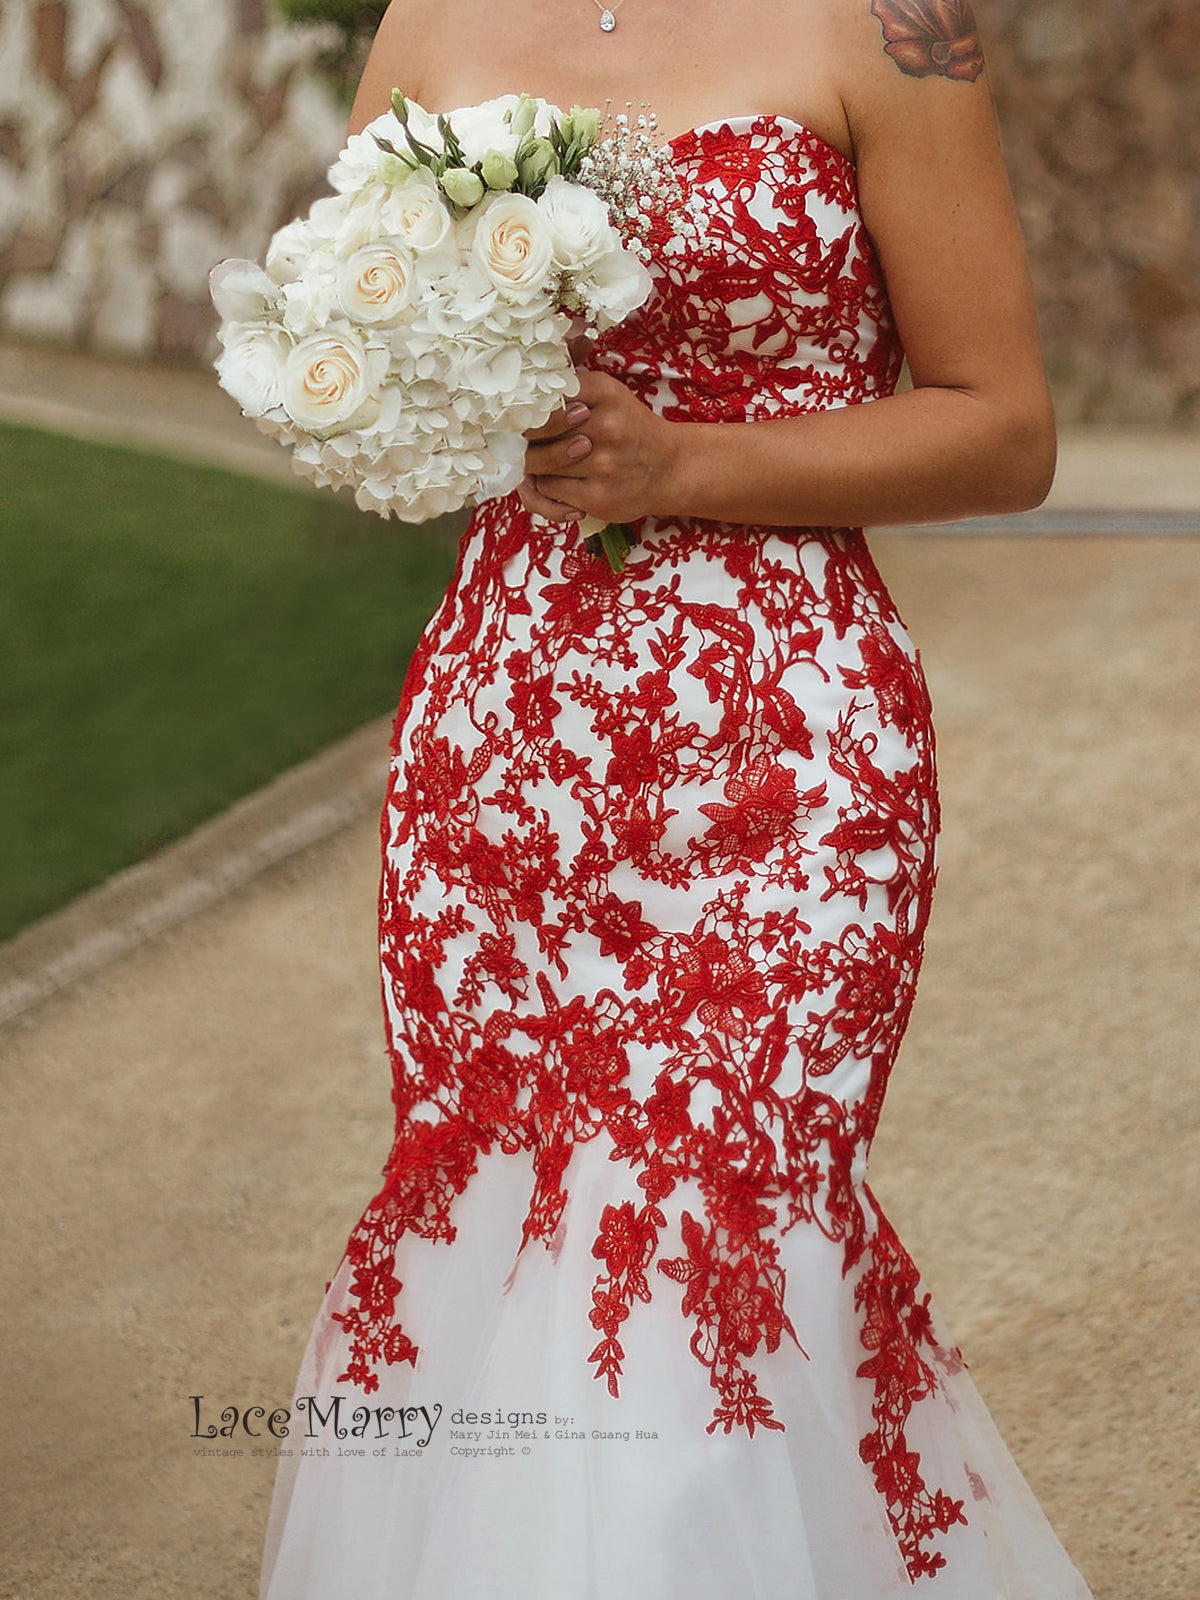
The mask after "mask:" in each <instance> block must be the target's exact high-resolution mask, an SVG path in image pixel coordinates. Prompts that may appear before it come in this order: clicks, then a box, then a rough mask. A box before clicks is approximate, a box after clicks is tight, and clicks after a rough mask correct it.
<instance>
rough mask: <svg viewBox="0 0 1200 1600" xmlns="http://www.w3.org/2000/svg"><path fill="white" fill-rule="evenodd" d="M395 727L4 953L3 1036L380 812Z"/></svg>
mask: <svg viewBox="0 0 1200 1600" xmlns="http://www.w3.org/2000/svg"><path fill="white" fill-rule="evenodd" d="M391 727H392V719H391V718H390V717H383V718H380V719H379V720H378V721H375V722H371V723H368V724H367V725H366V727H363V728H360V729H359V730H358V731H357V732H356V733H352V734H351V735H350V736H349V737H348V738H345V739H341V740H339V741H338V743H337V744H334V745H331V746H330V747H329V748H328V749H325V750H323V751H321V753H320V754H319V755H316V756H314V757H312V759H311V760H308V761H305V762H303V763H302V764H301V765H300V766H298V767H293V768H292V769H291V770H290V771H288V772H285V773H282V774H281V775H280V776H279V777H278V778H275V779H273V780H272V781H271V782H270V783H268V784H266V785H265V786H264V787H263V788H261V789H259V790H257V791H256V792H255V793H254V794H251V795H248V796H247V797H246V798H245V799H243V800H239V801H237V802H236V803H235V804H234V805H232V806H230V808H229V809H228V810H227V811H224V812H222V813H221V815H220V816H217V817H214V818H213V819H211V820H210V821H208V822H205V823H202V824H201V826H200V827H198V828H197V829H196V830H195V831H194V832H193V833H190V834H188V835H187V836H186V837H185V838H183V839H180V840H178V841H177V842H176V843H174V844H171V845H168V846H167V847H166V848H165V849H163V850H160V851H159V852H158V853H157V854H156V855H153V856H151V857H149V858H148V859H147V860H145V861H142V862H139V863H138V864H137V865H136V866H133V867H129V868H127V869H126V870H125V871H124V872H119V873H117V874H116V875H115V876H114V877H112V878H110V879H109V880H108V882H107V883H103V884H101V885H100V886H99V887H98V888H96V889H92V890H90V891H89V892H88V893H86V894H83V895H80V896H79V898H78V899H76V900H73V901H72V902H71V903H70V905H68V906H65V907H64V908H63V910H61V911H57V912H53V913H52V914H51V915H50V916H47V917H43V918H41V919H40V920H39V921H38V922H35V923H33V924H32V925H31V926H30V927H28V928H25V929H23V930H22V931H21V932H20V933H18V934H17V935H16V936H15V937H14V938H12V939H10V940H9V941H8V942H7V943H6V944H3V945H0V1028H3V1027H4V1026H6V1025H7V1024H9V1023H11V1022H12V1021H13V1020H15V1019H16V1018H17V1017H19V1016H21V1015H22V1014H23V1013H24V1012H27V1011H29V1010H30V1009H31V1008H32V1007H34V1006H36V1005H38V1004H40V1003H41V1002H42V1001H43V1000H45V999H47V998H49V996H51V995H52V994H55V993H56V992H57V991H58V990H60V989H63V988H65V987H66V986H67V985H68V984H71V983H74V982H75V981H76V980H77V979H79V978H83V977H86V976H87V975H89V974H90V973H94V972H96V971H98V970H99V969H100V968H101V967H104V966H107V965H108V963H109V962H111V961H115V960H117V959H118V958H119V957H120V956H123V955H126V954H128V952H129V951H131V950H134V949H136V948H137V946H138V945H141V944H144V943H145V942H146V941H147V940H148V939H152V938H154V937H155V935H156V934H159V933H162V932H163V931H164V930H165V929H167V928H171V927H174V926H175V925H176V924H177V923H180V922H183V921H184V920H185V919H186V918H188V917H191V916H194V915H195V914H196V912H198V911H202V910H204V909H205V908H206V907H208V906H211V905H215V904H216V903H217V901H219V900H221V899H223V898H224V897H225V896H226V895H227V894H229V893H230V891H231V890H233V889H236V888H239V887H240V886H241V885H242V884H245V883H248V882H250V880H251V879H253V878H256V877H257V876H258V875H259V874H260V873H261V872H264V871H266V869H267V868H268V867H272V866H275V865H277V864H278V863H279V862H281V861H286V860H287V859H288V857H290V856H293V855H296V854H297V853H298V852H299V851H301V850H305V849H307V848H308V847H309V846H310V845H314V844H319V843H320V842H321V841H322V840H324V839H327V838H329V837H330V836H331V835H333V834H335V833H337V832H338V831H339V830H340V829H342V828H344V827H346V826H347V825H348V824H349V823H351V822H354V821H357V820H358V818H360V817H362V816H364V815H366V814H367V813H368V812H370V811H372V810H373V809H375V808H377V807H381V806H382V804H383V799H384V790H385V783H386V774H387V763H388V757H389V746H388V740H389V737H390V734H391Z"/></svg>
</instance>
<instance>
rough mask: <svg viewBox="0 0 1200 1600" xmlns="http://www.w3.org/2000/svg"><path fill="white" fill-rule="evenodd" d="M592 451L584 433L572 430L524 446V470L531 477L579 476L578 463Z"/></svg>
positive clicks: (585, 458) (584, 459) (589, 441)
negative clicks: (551, 475) (548, 475)
mask: <svg viewBox="0 0 1200 1600" xmlns="http://www.w3.org/2000/svg"><path fill="white" fill-rule="evenodd" d="M591 453H592V441H591V440H590V439H589V438H588V436H587V434H586V433H577V432H574V431H572V432H571V433H569V434H565V435H560V437H559V438H557V439H547V440H545V441H544V442H542V443H534V444H527V445H526V446H525V471H526V473H527V474H528V475H529V476H530V477H531V478H541V477H545V476H546V475H547V474H556V475H558V476H559V477H572V476H579V473H578V470H573V469H578V468H579V467H580V464H581V463H582V462H584V461H586V460H587V458H588V457H589V456H590V455H591Z"/></svg>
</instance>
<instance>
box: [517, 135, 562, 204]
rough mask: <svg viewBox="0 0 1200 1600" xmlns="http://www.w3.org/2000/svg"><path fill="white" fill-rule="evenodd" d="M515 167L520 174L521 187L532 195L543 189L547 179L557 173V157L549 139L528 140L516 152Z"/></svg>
mask: <svg viewBox="0 0 1200 1600" xmlns="http://www.w3.org/2000/svg"><path fill="white" fill-rule="evenodd" d="M517 167H518V169H519V171H520V174H521V187H522V188H523V189H524V190H525V191H526V192H527V193H532V192H533V191H534V190H535V189H537V188H540V187H544V186H545V183H546V181H547V179H548V178H553V177H554V176H555V175H556V174H557V172H558V157H557V156H556V155H555V153H554V146H553V145H552V144H551V143H550V141H549V139H530V140H528V141H527V143H526V144H524V145H523V146H522V147H521V149H520V150H518V151H517Z"/></svg>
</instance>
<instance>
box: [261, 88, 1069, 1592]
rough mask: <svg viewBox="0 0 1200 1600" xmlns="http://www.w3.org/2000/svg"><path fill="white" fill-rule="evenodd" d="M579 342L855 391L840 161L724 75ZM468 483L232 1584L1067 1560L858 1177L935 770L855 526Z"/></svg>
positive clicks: (702, 399) (919, 887)
mask: <svg viewBox="0 0 1200 1600" xmlns="http://www.w3.org/2000/svg"><path fill="white" fill-rule="evenodd" d="M672 153H673V160H674V161H675V162H676V163H677V164H678V167H679V169H680V171H681V173H682V174H683V175H684V176H685V177H686V178H687V179H688V180H690V182H691V183H692V184H693V185H694V186H695V187H696V189H697V190H698V192H699V194H700V195H701V196H702V199H703V204H704V208H705V224H704V228H703V236H702V240H701V242H700V244H699V245H696V244H694V243H693V244H690V245H688V244H684V243H683V242H682V241H681V240H679V239H667V240H664V241H663V242H662V243H661V245H660V246H659V247H658V249H657V252H656V256H655V260H654V262H653V267H652V270H653V273H654V278H655V292H654V294H653V297H652V299H651V300H650V301H649V302H648V304H647V305H646V306H645V307H644V309H643V310H642V311H641V312H640V313H639V314H638V315H637V316H636V317H634V318H633V319H631V320H630V321H629V322H628V323H627V324H625V325H623V326H621V327H620V328H618V329H616V330H614V331H613V332H611V333H610V334H608V335H606V336H605V337H604V338H603V339H602V340H601V341H600V344H599V346H598V347H597V350H596V352H595V354H594V356H593V357H592V360H593V362H594V364H596V365H597V366H600V367H602V368H603V369H604V370H605V371H607V372H610V373H612V374H615V375H616V376H618V377H619V378H621V379H622V380H623V381H625V382H626V383H628V384H629V385H630V386H631V387H632V388H633V390H634V391H635V392H636V393H637V394H638V395H639V396H641V397H642V398H643V399H644V400H645V401H646V403H647V404H649V405H650V406H652V407H653V408H654V409H655V410H657V411H659V412H661V413H662V414H664V415H666V416H668V417H674V418H693V419H700V420H704V421H709V422H728V423H740V422H746V421H750V420H753V419H756V418H761V417H775V416H786V415H789V414H794V413H797V412H803V411H811V410H818V409H822V408H828V407H835V406H846V405H857V404H860V403H863V402H868V401H871V400H873V399H875V398H877V397H880V396H884V395H887V394H889V393H890V392H891V391H892V389H893V387H894V385H895V382H896V379H897V376H898V373H899V369H900V365H901V358H902V352H901V350H900V348H899V344H898V340H897V337H896V333H895V330H894V327H893V323H892V320H891V316H890V312H889V308H888V302H887V296H886V293H885V289H884V284H883V281H882V277H881V274H880V270H879V267H878V264H877V261H876V259H875V256H874V254H873V251H872V248H871V244H870V240H869V238H868V236H867V233H866V231H865V229H864V226H863V222H862V218H861V215H860V212H859V208H858V199H857V191H856V185H855V170H854V167H853V165H852V164H851V163H850V162H849V161H848V160H847V159H846V158H845V157H844V156H843V155H842V154H841V153H840V152H839V151H837V150H836V149H834V148H832V147H831V146H830V145H828V144H826V143H825V142H823V141H822V140H821V139H820V138H818V137H816V136H815V135H813V134H812V133H810V132H809V131H807V130H806V129H805V128H803V127H801V126H799V125H797V124H795V123H793V122H790V121H787V120H786V119H783V118H780V117H775V116H766V115H763V116H754V117H738V118H734V119H731V120H727V121H720V122H714V123H712V124H709V125H707V126H704V127H701V128H696V129H694V130H692V131H690V132H689V133H687V134H685V135H683V136H682V137H680V138H678V139H676V140H675V141H673V145H672ZM635 532H636V535H637V540H636V543H635V544H634V545H633V548H632V551H631V554H630V557H629V560H628V565H627V567H626V569H625V571H624V572H623V573H622V574H620V575H616V574H614V573H612V572H611V571H610V570H609V568H608V566H607V564H606V563H605V562H604V561H603V560H601V559H599V558H597V557H595V556H594V555H592V554H591V552H590V551H589V550H587V549H586V548H585V547H584V546H583V544H582V542H581V539H580V536H579V529H578V527H577V526H576V525H574V524H569V525H565V526H564V525H559V526H553V525H550V524H547V523H544V522H541V521H540V520H537V521H535V520H532V519H531V518H530V517H529V516H528V515H527V514H526V513H525V512H524V511H523V509H522V507H521V505H520V502H519V500H518V498H517V496H516V495H510V496H509V497H507V498H505V499H502V500H496V501H492V502H489V503H487V504H484V505H483V506H481V507H479V508H478V509H477V510H476V512H475V513H474V514H473V516H472V518H471V522H470V525H469V527H468V529H467V531H466V533H465V534H464V535H463V538H462V541H461V546H460V554H459V562H458V569H457V572H456V574H455V576H454V578H453V580H452V582H451V584H450V586H449V590H448V592H447V594H446V597H445V600H444V602H443V604H442V606H441V608H440V610H439V611H438V612H437V614H436V615H435V616H434V618H433V620H432V621H431V622H430V624H429V626H428V628H427V629H426V631H425V634H424V636H423V638H422V639H421V642H420V644H419V647H418V649H417V651H416V654H415V656H414V658H413V660H412V663H411V666H410V668H409V670H408V674H407V677H406V680H405V683H404V688H403V697H402V700H401V703H400V708H399V712H398V715H397V718H396V723H395V734H394V739H393V750H394V759H393V762H392V768H391V781H390V787H389V792H388V796H387V802H386V805H385V808H384V812H383V821H382V838H383V870H382V880H381V890H380V903H379V909H380V938H381V955H382V979H383V1004H384V1013H385V1020H386V1027H387V1031H388V1039H389V1044H390V1050H391V1056H392V1060H393V1062H394V1068H395V1087H394V1101H395V1107H396V1119H397V1120H396V1136H395V1143H394V1146H393V1148H392V1150H391V1152H390V1154H389V1155H388V1158H387V1161H386V1163H385V1166H384V1169H383V1183H382V1187H381V1188H380V1189H379V1191H378V1193H377V1194H376V1195H375V1196H374V1198H372V1199H371V1201H370V1203H369V1204H368V1205H367V1206H366V1208H365V1210H364V1212H363V1215H362V1217H361V1220H360V1221H359V1222H358V1223H357V1224H356V1226H355V1227H354V1230H353V1232H352V1233H351V1235H350V1238H349V1242H348V1245H347V1248H346V1252H345V1255H344V1257H343V1259H342V1260H341V1262H340V1264H339V1265H338V1266H337V1268H336V1271H335V1272H334V1274H333V1277H332V1280H331V1281H330V1283H329V1284H328V1286H327V1290H326V1294H325V1298H324V1302H323V1304H322V1305H321V1307H320V1310H319V1313H318V1315H317V1318H316V1323H315V1326H314V1327H313V1330H312V1334H311V1337H310V1340H309V1343H308V1347H307V1350H306V1352H305V1354H304V1358H303V1365H302V1368H301V1371H300V1376H299V1380H298V1382H297V1385H296V1390H295V1396H294V1407H293V1417H292V1423H291V1431H290V1435H289V1437H288V1439H287V1440H286V1441H284V1443H285V1446H286V1447H288V1448H290V1449H291V1450H292V1454H291V1455H290V1456H284V1457H282V1458H281V1460H280V1464H279V1468H278V1476H277V1481H276V1488H275V1497H274V1501H273V1505H272V1511H271V1520H270V1525H269V1530H268V1536H267V1542H266V1550H265V1555H264V1563H263V1579H262V1590H261V1594H262V1600H475V1597H478V1600H619V1597H628V1600H891V1597H899V1596H907V1595H909V1594H911V1593H912V1592H913V1591H914V1590H915V1591H916V1592H917V1593H918V1594H924V1595H927V1596H928V1597H929V1600H1087V1597H1088V1590H1087V1587H1086V1585H1085V1584H1084V1582H1083V1580H1082V1579H1081V1578H1080V1576H1079V1574H1078V1573H1077V1572H1076V1570H1075V1569H1074V1567H1073V1566H1072V1564H1071V1562H1070V1560H1069V1559H1068V1557H1067V1556H1066V1554H1065V1553H1064V1551H1063V1550H1062V1548H1061V1546H1060V1544H1059V1543H1058V1541H1057V1539H1056V1538H1055V1535H1054V1534H1053V1532H1052V1531H1051V1529H1050V1527H1049V1525H1048V1523H1047V1522H1046V1519H1045V1517H1044V1516H1043V1514H1042V1512H1041V1511H1040V1509H1039V1507H1038V1505H1037V1503H1036V1501H1035V1499H1034V1497H1033V1495H1032V1494H1031V1492H1030V1490H1029V1488H1028V1487H1027V1485H1026V1483H1025V1481H1024V1479H1023V1478H1022V1476H1021V1474H1020V1472H1019V1471H1018V1469H1017V1467H1016V1466H1015V1464H1014V1462H1013V1461H1012V1459H1011V1457H1010V1455H1009V1454H1008V1452H1007V1450H1006V1449H1005V1447H1004V1445H1003V1443H1002V1442H1001V1440H1000V1438H999V1437H998V1435H997V1433H996V1431H995V1428H994V1427H993V1425H992V1423H991V1421H990V1419H989V1417H988V1414H987V1412H986V1410H985V1408H984V1406H983V1404H982V1402H981V1400H980V1398H979V1396H978V1393H977V1392H976V1389H975V1387H974V1385H973V1383H972V1381H971V1379H970V1377H969V1376H968V1373H967V1371H966V1368H965V1366H964V1363H963V1359H962V1356H961V1355H960V1354H959V1352H958V1351H957V1350H956V1349H955V1348H954V1346H953V1344H952V1343H951V1341H950V1339H949V1337H948V1335H947V1334H946V1333H945V1331H944V1330H943V1328H942V1326H941V1324H940V1322H939V1319H938V1316H937V1313H936V1310H935V1308H934V1306H933V1305H932V1304H931V1302H930V1297H929V1295H928V1293H927V1292H926V1291H925V1289H924V1287H923V1286H922V1282H921V1279H920V1277H919V1275H918V1271H917V1268H916V1267H915V1266H914V1264H913V1262H912V1260H911V1259H910V1257H909V1256H908V1254H907V1253H906V1252H905V1250H904V1248H903V1246H902V1245H901V1243H900V1241H899V1240H898V1239H897V1237H896V1234H895V1233H894V1231H893V1230H892V1228H891V1227H890V1226H889V1224H888V1222H887V1220H886V1219H885V1217H884V1216H883V1214H882V1212H881V1211H880V1208H879V1206H878V1204H877V1203H876V1201H875V1199H874V1197H873V1195H872V1193H871V1190H870V1188H869V1186H868V1184H867V1181H866V1179H867V1157H868V1151H869V1149H870V1145H871V1139H872V1135H873V1133H874V1130H875V1127H876V1123H877V1120H878V1117H879V1114H880V1110H881V1107H882V1104H883V1098H884V1093H885V1090H886V1088H887V1083H888V1077H889V1074H890V1072H891V1069H892V1065H893V1062H894V1060H895V1057H896V1052H897V1050H898V1048H899V1045H900V1041H901V1038H902V1035H903V1033H904V1028H905V1024H906V1021H907V1018H908V1015H909V1010H910V1007H911V1005H912V1001H913V995H914V989H915V985H916V982H917V974H918V970H919V967H920V963H921V953H922V943H923V938H924V933H925V928H926V922H927V919H928V916H929V912H930V902H931V897H932V893H933V886H934V877H935V840H936V836H937V829H938V802H937V787H936V775H935V763H934V739H933V730H932V726H931V720H930V704H929V697H928V694H927V692H926V686H925V681H924V678H923V676H922V671H921V666H920V661H919V658H918V654H917V652H916V650H915V649H914V647H913V644H912V642H911V640H910V639H909V636H908V634H907V632H906V631H905V628H904V625H903V623H902V622H901V619H900V617H899V616H898V615H897V612H896V608H895V606H894V605H893V603H892V600H891V598H890V597H889V595H888V592H887V589H886V587H885V586H884V584H883V582H882V580H881V579H880V576H879V574H878V572H877V571H876V568H875V566H874V564H873V562H872V560H871V556H870V554H869V552H868V549H867V546H866V544H865V542H864V539H863V535H862V532H861V531H860V530H858V529H853V528H784V527H735V526H730V525H727V524H722V523H717V522H710V521H700V520H695V519H684V518H676V517H652V518H647V519H645V520H644V521H642V522H640V523H638V524H635Z"/></svg>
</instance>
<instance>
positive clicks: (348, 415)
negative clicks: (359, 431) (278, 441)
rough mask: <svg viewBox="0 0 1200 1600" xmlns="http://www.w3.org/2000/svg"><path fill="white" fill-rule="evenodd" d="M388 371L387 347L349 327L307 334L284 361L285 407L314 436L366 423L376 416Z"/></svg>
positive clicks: (363, 426) (282, 394) (295, 420)
mask: <svg viewBox="0 0 1200 1600" xmlns="http://www.w3.org/2000/svg"><path fill="white" fill-rule="evenodd" d="M386 373H387V352H386V351H385V350H384V351H381V350H377V349H371V348H370V347H369V346H368V345H367V343H366V341H365V340H364V339H363V338H361V336H360V335H359V334H357V333H355V332H354V330H353V329H352V328H343V329H337V330H334V329H330V330H328V331H327V332H325V333H314V334H311V335H310V336H309V337H308V338H307V339H302V340H301V341H300V343H299V344H297V345H295V346H294V347H293V348H292V349H291V351H290V352H289V353H288V358H287V361H286V362H285V363H284V368H283V376H282V380H281V383H280V397H281V400H282V403H283V408H284V410H285V411H286V412H287V414H288V416H289V417H291V419H292V421H293V422H294V423H295V424H296V426H297V427H298V428H303V429H304V431H305V433H311V434H314V435H317V436H320V435H322V434H328V433H330V432H332V431H333V430H334V429H335V428H338V429H347V428H365V427H369V426H370V424H371V423H372V422H373V421H374V420H375V418H376V417H377V416H378V415H379V398H378V394H377V392H376V391H377V390H378V388H379V385H380V384H381V383H382V382H383V379H384V377H385V376H386Z"/></svg>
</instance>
